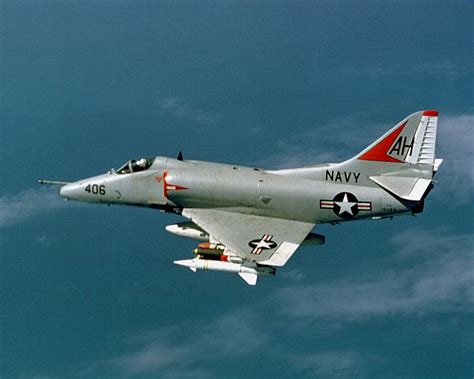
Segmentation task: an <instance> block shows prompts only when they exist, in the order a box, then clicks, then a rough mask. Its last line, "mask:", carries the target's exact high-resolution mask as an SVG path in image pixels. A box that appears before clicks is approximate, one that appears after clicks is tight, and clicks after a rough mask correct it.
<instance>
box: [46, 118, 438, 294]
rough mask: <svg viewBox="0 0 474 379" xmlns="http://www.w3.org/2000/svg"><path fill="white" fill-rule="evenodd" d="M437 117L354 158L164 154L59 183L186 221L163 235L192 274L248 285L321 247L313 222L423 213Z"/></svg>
mask: <svg viewBox="0 0 474 379" xmlns="http://www.w3.org/2000/svg"><path fill="white" fill-rule="evenodd" d="M437 123H438V112H437V111H422V112H417V113H414V114H412V115H410V116H408V117H406V118H405V119H404V120H402V121H401V122H399V123H398V124H397V125H395V126H394V127H393V128H392V129H391V130H389V131H388V132H387V133H385V134H384V135H383V136H382V137H380V138H379V139H378V140H377V141H375V142H374V143H372V144H371V145H369V146H368V147H367V148H366V149H364V150H363V151H362V152H361V153H359V154H358V155H356V156H355V157H353V158H351V159H349V160H347V161H344V162H341V163H327V164H321V165H314V166H307V167H302V168H294V169H285V170H264V169H260V168H251V167H243V166H233V165H228V164H220V163H210V162H200V161H193V160H184V159H183V157H182V154H181V153H180V154H179V155H178V158H177V159H172V158H166V157H155V158H140V159H132V160H130V161H128V162H127V163H125V164H124V165H123V166H122V167H120V168H119V169H117V170H114V169H112V170H110V171H108V172H107V173H105V174H103V175H99V176H94V177H90V178H87V179H82V180H79V181H76V182H73V183H65V182H58V181H47V180H43V181H40V182H42V183H49V184H56V185H61V186H62V187H61V189H60V191H59V193H60V194H61V196H63V197H65V198H66V199H68V200H76V201H83V202H89V203H103V204H109V205H110V204H121V205H131V206H140V207H150V208H156V209H160V210H162V211H165V212H173V213H177V214H180V215H182V216H184V217H186V218H187V219H188V220H189V221H187V222H183V223H178V224H174V225H168V226H167V227H166V230H167V231H169V232H171V233H174V234H177V235H179V236H183V237H187V238H191V239H195V240H199V241H201V243H200V244H199V245H198V247H197V248H196V249H195V250H194V252H195V254H196V255H197V258H195V259H188V260H180V261H175V262H174V263H176V264H178V265H182V266H186V267H189V268H190V269H191V270H193V271H196V270H215V271H227V272H235V273H238V274H239V275H240V276H241V277H242V278H243V279H244V280H245V281H246V282H247V283H248V284H251V285H255V284H256V282H257V277H259V276H268V275H274V274H275V267H281V266H284V265H285V264H286V262H287V261H288V260H289V259H290V258H291V256H292V255H293V253H295V251H296V250H297V249H298V247H299V246H304V245H320V244H323V243H324V236H321V235H319V234H315V233H312V232H311V230H312V229H313V228H314V226H315V225H317V224H323V223H333V224H337V223H340V222H345V221H352V220H361V219H370V218H372V219H381V218H387V217H390V218H392V217H393V216H398V215H403V214H416V213H421V212H422V211H423V207H424V202H425V199H426V197H427V195H428V193H429V192H430V190H431V189H432V188H433V183H434V181H433V177H434V175H435V173H436V171H437V170H438V168H439V166H440V164H441V162H442V160H441V159H437V158H436V155H435V143H436V134H437Z"/></svg>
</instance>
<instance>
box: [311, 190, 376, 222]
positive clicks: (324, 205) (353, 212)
mask: <svg viewBox="0 0 474 379" xmlns="http://www.w3.org/2000/svg"><path fill="white" fill-rule="evenodd" d="M319 207H320V208H321V209H332V210H333V212H334V213H335V214H336V215H337V216H339V217H342V218H345V219H350V218H354V217H356V216H357V215H358V214H359V212H360V211H371V210H372V203H371V202H370V201H359V200H357V197H356V196H355V195H354V194H352V193H350V192H341V193H338V194H337V195H336V196H334V198H333V199H332V200H321V201H320V202H319Z"/></svg>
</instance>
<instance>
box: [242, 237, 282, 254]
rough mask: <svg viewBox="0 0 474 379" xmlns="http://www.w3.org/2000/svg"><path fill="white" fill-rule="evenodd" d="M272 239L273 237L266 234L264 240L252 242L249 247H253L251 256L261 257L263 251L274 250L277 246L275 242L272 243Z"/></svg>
mask: <svg viewBox="0 0 474 379" xmlns="http://www.w3.org/2000/svg"><path fill="white" fill-rule="evenodd" d="M272 238H273V236H271V235H269V234H264V235H263V237H262V238H260V239H255V240H252V241H250V242H249V246H250V247H253V250H252V251H251V253H250V254H254V255H260V254H261V253H262V251H263V250H269V249H274V248H275V247H276V246H277V244H276V242H275V241H272Z"/></svg>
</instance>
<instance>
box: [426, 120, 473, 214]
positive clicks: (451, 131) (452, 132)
mask: <svg viewBox="0 0 474 379" xmlns="http://www.w3.org/2000/svg"><path fill="white" fill-rule="evenodd" d="M436 155H437V156H438V157H440V158H443V159H444V161H443V164H442V165H441V167H440V169H439V172H438V174H437V175H436V177H435V179H437V180H439V184H438V185H437V186H436V191H440V192H442V193H443V199H444V201H446V202H449V203H451V204H453V203H455V204H458V205H462V204H468V203H469V202H471V199H472V197H473V196H472V195H473V183H474V167H473V165H472V162H473V161H474V115H461V116H451V115H448V116H446V117H442V115H441V116H440V119H439V123H438V138H437V151H436Z"/></svg>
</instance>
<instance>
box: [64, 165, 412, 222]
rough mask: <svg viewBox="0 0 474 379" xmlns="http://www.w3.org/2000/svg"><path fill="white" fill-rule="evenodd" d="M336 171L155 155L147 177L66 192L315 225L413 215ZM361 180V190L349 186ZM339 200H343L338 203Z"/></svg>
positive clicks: (93, 182)
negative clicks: (281, 168)
mask: <svg viewBox="0 0 474 379" xmlns="http://www.w3.org/2000/svg"><path fill="white" fill-rule="evenodd" d="M332 166H337V165H328V166H322V167H319V168H317V170H316V171H315V170H313V171H312V175H313V176H314V177H315V179H309V178H307V177H305V176H304V172H297V171H291V172H290V171H288V170H284V171H282V172H281V173H280V172H278V171H265V170H262V169H259V168H249V167H243V166H233V165H227V164H219V163H210V162H200V161H181V160H177V159H172V158H166V157H156V158H154V159H153V163H152V164H151V166H150V167H149V168H148V169H147V170H145V171H139V172H131V173H121V174H120V173H117V171H115V170H111V171H109V172H108V173H106V174H103V175H99V176H95V177H91V178H87V179H83V180H79V181H77V182H74V183H71V184H67V185H65V186H63V187H62V188H61V190H60V194H61V195H62V196H64V197H65V198H67V199H70V200H78V201H83V202H92V203H105V204H124V205H136V206H145V207H152V208H159V209H162V210H164V211H169V212H176V213H180V212H181V210H182V209H184V208H204V209H208V208H223V209H227V210H232V211H235V212H239V213H244V214H252V215H258V216H265V217H274V218H283V219H287V220H295V221H303V222H312V223H315V224H322V223H328V222H332V223H334V222H342V221H347V220H351V219H364V218H372V217H377V218H379V217H388V216H395V215H399V214H406V213H409V212H411V208H412V207H411V206H410V204H409V203H408V202H401V201H399V200H397V199H396V198H394V197H393V196H391V195H390V194H388V193H387V192H386V191H384V190H383V189H380V188H374V186H373V182H370V183H371V184H372V185H371V186H367V187H366V186H363V185H362V184H363V183H364V182H367V181H368V180H370V179H368V178H366V177H363V176H362V174H361V173H359V172H348V173H347V172H345V171H339V170H334V168H333V167H332ZM317 171H320V172H319V173H318V172H317ZM339 178H340V182H339ZM355 178H357V184H358V185H355V183H351V180H354V182H355V180H356V179H355ZM335 180H338V181H337V182H335ZM337 195H339V197H340V199H339V198H337V199H335V198H336V197H337ZM328 210H329V211H328Z"/></svg>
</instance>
